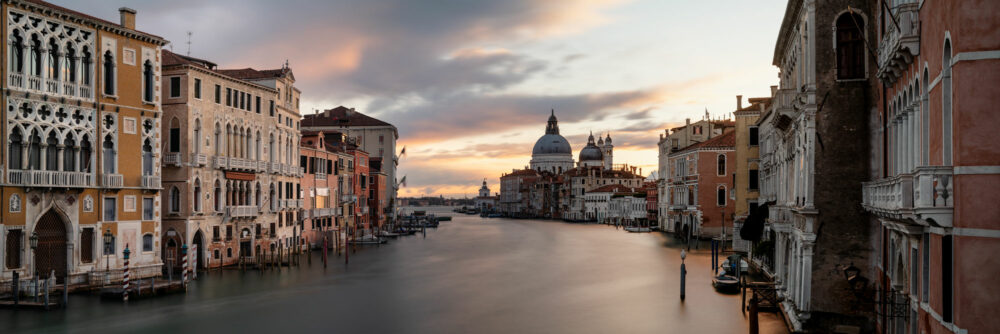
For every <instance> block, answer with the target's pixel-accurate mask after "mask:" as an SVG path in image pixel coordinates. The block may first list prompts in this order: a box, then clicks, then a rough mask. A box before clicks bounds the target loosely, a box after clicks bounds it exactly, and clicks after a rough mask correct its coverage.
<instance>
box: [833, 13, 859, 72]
mask: <svg viewBox="0 0 1000 334" xmlns="http://www.w3.org/2000/svg"><path fill="white" fill-rule="evenodd" d="M864 24H865V22H864V19H862V18H861V16H860V15H857V14H850V13H845V14H843V15H841V16H840V18H837V79H841V80H845V79H863V78H864V77H865V44H864V43H865V41H864V37H863V36H862V31H863V28H864Z"/></svg>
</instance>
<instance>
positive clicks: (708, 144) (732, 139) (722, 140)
mask: <svg viewBox="0 0 1000 334" xmlns="http://www.w3.org/2000/svg"><path fill="white" fill-rule="evenodd" d="M735 146H736V131H726V132H725V133H723V134H722V135H721V136H716V137H713V138H712V139H709V140H706V141H703V142H700V143H694V144H691V145H689V146H688V147H685V148H682V149H680V150H679V151H677V152H675V153H671V154H678V153H684V152H689V151H694V150H697V149H702V148H709V149H711V148H722V149H725V148H733V147H735Z"/></svg>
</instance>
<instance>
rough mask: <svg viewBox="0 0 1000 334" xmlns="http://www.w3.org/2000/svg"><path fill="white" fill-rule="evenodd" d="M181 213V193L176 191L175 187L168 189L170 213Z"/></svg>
mask: <svg viewBox="0 0 1000 334" xmlns="http://www.w3.org/2000/svg"><path fill="white" fill-rule="evenodd" d="M180 211H181V192H180V190H177V187H171V188H170V212H171V213H177V212H180Z"/></svg>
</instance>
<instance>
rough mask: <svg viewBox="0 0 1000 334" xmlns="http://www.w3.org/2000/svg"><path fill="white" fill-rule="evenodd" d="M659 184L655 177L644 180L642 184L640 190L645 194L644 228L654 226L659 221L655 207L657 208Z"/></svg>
mask: <svg viewBox="0 0 1000 334" xmlns="http://www.w3.org/2000/svg"><path fill="white" fill-rule="evenodd" d="M658 183H659V182H657V181H656V177H650V178H646V180H645V181H644V182H643V184H642V190H643V191H644V192H645V193H646V221H645V226H655V225H656V224H657V222H658V221H659V217H658V216H657V214H658V213H659V212H658V210H657V207H658V206H659V198H658V197H659V192H660V191H659V188H658V187H657V185H658Z"/></svg>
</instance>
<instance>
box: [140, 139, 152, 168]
mask: <svg viewBox="0 0 1000 334" xmlns="http://www.w3.org/2000/svg"><path fill="white" fill-rule="evenodd" d="M153 174H154V173H153V144H152V143H150V142H149V139H146V141H145V142H143V143H142V175H153Z"/></svg>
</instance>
